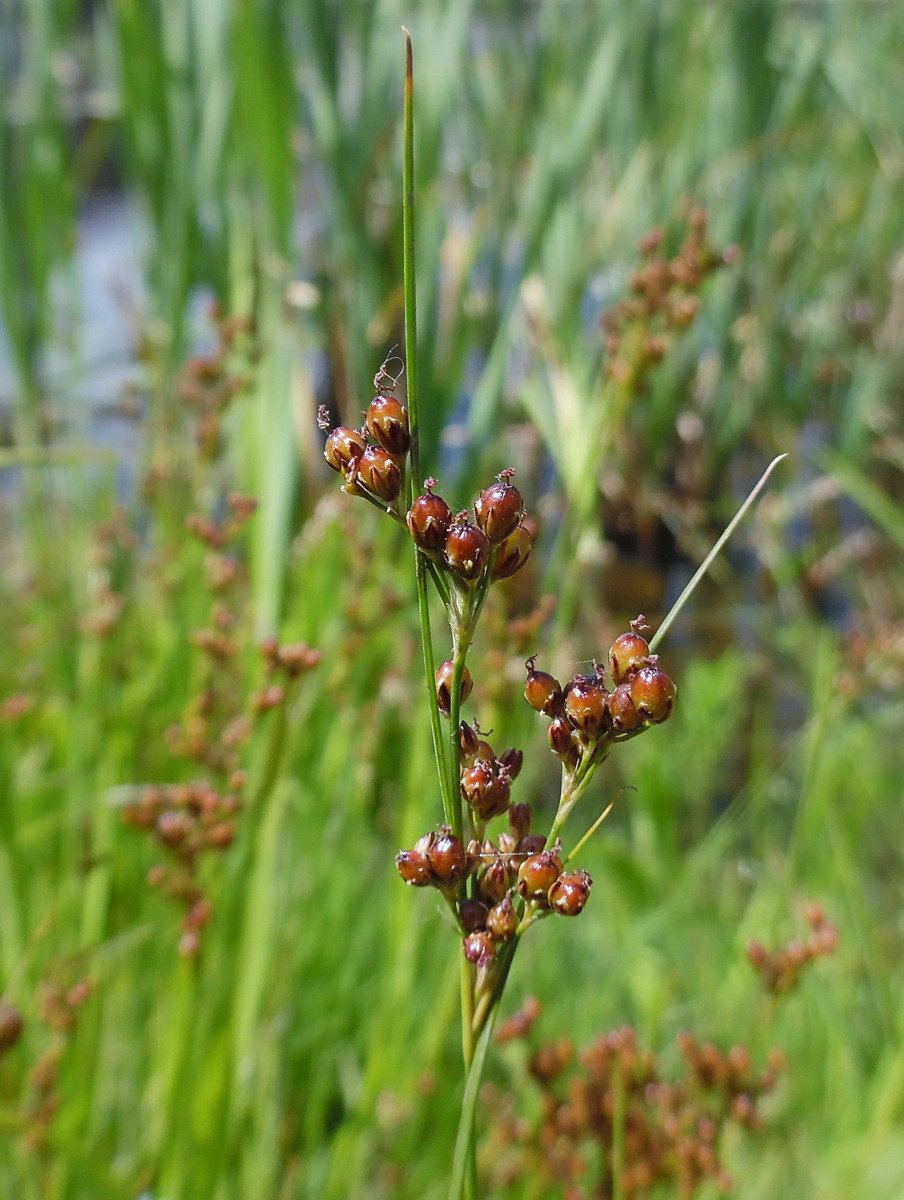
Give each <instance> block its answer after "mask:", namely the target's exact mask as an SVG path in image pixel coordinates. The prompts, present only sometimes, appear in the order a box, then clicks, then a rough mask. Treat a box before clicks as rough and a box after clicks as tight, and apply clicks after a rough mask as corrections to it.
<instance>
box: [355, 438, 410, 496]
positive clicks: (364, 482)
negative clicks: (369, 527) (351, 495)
mask: <svg viewBox="0 0 904 1200" xmlns="http://www.w3.org/2000/svg"><path fill="white" fill-rule="evenodd" d="M355 481H356V482H357V483H358V484H359V485H360V486H361V487H363V488H366V489H367V490H368V491H369V492H372V493H373V494H374V495H375V496H379V497H380V499H381V500H385V501H386V502H387V503H391V502H392V501H393V500H395V498H396V496H398V494H399V492H400V491H401V490H402V471H401V468H400V467H399V464H398V462H397V461H396V460H395V459H394V458H393V457H392V455H391V454H390V453H389V452H388V451H387V450H384V449H383V447H382V446H368V447H367V449H366V450H365V451H364V453H363V454H362V455H361V457H360V459H359V460H358V469H357V471H356V472H355Z"/></svg>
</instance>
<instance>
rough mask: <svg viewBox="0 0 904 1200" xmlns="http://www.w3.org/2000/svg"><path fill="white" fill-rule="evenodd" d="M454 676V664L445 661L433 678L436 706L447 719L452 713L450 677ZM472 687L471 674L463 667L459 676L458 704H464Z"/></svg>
mask: <svg viewBox="0 0 904 1200" xmlns="http://www.w3.org/2000/svg"><path fill="white" fill-rule="evenodd" d="M454 674H455V664H454V663H452V662H451V661H447V662H444V663H442V664H441V665H440V667H439V669H438V670H437V672H436V675H435V677H434V679H435V683H436V704H437V707H438V708H439V711H440V712H441V713H442V714H443V716H444V717H448V715H449V713H450V712H451V711H452V677H453V675H454ZM473 686H474V681H473V680H472V679H471V672H470V671H469V670H468V668H467V667H465V668H464V670H463V671H462V674H461V687H460V692H461V701H460V703H462V704H464V702H465V701H466V700H467V698H468V696H470V694H471V689H472V688H473Z"/></svg>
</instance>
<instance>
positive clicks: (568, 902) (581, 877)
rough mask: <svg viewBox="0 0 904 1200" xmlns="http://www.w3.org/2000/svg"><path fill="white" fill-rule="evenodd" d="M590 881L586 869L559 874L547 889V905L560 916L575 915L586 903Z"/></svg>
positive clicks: (591, 881)
mask: <svg viewBox="0 0 904 1200" xmlns="http://www.w3.org/2000/svg"><path fill="white" fill-rule="evenodd" d="M592 883H593V880H592V879H591V878H590V876H589V875H588V874H587V872H586V871H571V872H569V873H568V874H566V875H560V876H559V878H558V879H557V880H556V881H555V883H554V884H553V885H552V887H551V888H550V889H549V893H548V896H547V898H548V900H549V907H550V908H551V909H552V910H553V912H556V913H558V914H559V915H560V916H562V917H576V916H577V915H578V913H579V912H581V911H582V910H583V908H584V905H585V904H586V903H587V898H588V897H589V895H590V885H591V884H592Z"/></svg>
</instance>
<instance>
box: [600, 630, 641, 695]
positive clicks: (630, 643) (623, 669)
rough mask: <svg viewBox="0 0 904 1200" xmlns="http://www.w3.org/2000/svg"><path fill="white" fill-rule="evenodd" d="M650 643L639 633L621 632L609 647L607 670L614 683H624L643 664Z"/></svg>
mask: <svg viewBox="0 0 904 1200" xmlns="http://www.w3.org/2000/svg"><path fill="white" fill-rule="evenodd" d="M649 653H650V645H649V643H648V642H647V639H646V638H643V637H641V636H640V634H639V633H634V632H633V631H632V632H631V633H623V634H621V635H620V636H619V637H617V638H616V639H615V641H614V642H613V643H612V645H611V646H610V647H609V670H610V671H611V672H612V678H613V679H614V680H615V682H616V683H624V682H625V680H626V679H630V678H631V676H632V675H634V674H635V673H636V672H637V671H639V670H640V668H641V667H642V666H643V665H644V662H643V660H644V659H645V658H646V657H647V655H648V654H649Z"/></svg>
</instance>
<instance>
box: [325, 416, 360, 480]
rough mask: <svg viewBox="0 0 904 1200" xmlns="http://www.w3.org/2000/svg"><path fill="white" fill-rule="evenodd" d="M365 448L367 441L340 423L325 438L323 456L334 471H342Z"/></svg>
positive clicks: (346, 468) (358, 456) (345, 469)
mask: <svg viewBox="0 0 904 1200" xmlns="http://www.w3.org/2000/svg"><path fill="white" fill-rule="evenodd" d="M366 448H367V442H366V441H365V440H364V438H363V436H362V435H361V434H360V433H357V432H356V431H355V430H354V429H347V428H346V427H345V426H344V425H340V426H338V428H336V429H334V430H333V431H332V433H331V434H330V435H329V437H328V438H327V439H326V445H325V446H324V447H323V457H324V458H325V459H326V461H327V462H328V463H329V464H330V466H331V467H332V468H333V470H334V471H342V472H343V473H344V472H345V471H347V470H348V468H349V465H350V463H351V462H352V460H353V459H356V458H360V457H361V455H362V454H363V453H364V451H365V449H366Z"/></svg>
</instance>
